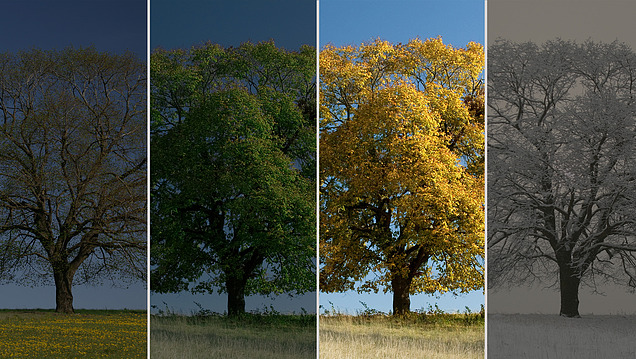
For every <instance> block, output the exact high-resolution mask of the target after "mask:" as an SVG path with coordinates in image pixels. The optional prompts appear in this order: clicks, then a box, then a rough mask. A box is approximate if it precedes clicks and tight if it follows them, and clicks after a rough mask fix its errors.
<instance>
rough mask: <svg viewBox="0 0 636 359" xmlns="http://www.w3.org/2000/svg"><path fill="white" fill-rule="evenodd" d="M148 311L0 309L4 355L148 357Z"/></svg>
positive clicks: (0, 352) (0, 350) (1, 355)
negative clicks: (57, 311)
mask: <svg viewBox="0 0 636 359" xmlns="http://www.w3.org/2000/svg"><path fill="white" fill-rule="evenodd" d="M146 338H147V337H146V311H129V310H123V311H122V310H77V311H76V313H75V314H71V315H66V314H59V313H55V312H54V311H53V310H42V309H35V310H0V344H1V345H0V358H44V359H46V358H146V353H147V352H146V348H147V345H146V342H147V340H146Z"/></svg>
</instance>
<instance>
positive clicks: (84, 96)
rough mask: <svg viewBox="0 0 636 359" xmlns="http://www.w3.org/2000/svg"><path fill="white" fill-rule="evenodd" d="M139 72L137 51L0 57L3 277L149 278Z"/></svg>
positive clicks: (60, 286)
mask: <svg viewBox="0 0 636 359" xmlns="http://www.w3.org/2000/svg"><path fill="white" fill-rule="evenodd" d="M145 84H146V78H145V66H144V64H143V63H142V62H141V61H139V60H138V59H136V58H135V57H134V56H133V55H132V54H127V55H110V54H107V53H100V52H97V51H96V50H94V49H90V48H89V49H79V50H77V49H72V48H69V49H66V50H63V51H50V52H45V51H39V50H32V51H29V52H21V53H18V54H8V53H6V54H1V55H0V116H1V117H0V231H1V233H2V234H1V235H0V255H1V256H2V257H1V258H0V279H3V280H5V281H6V280H14V281H18V282H20V283H34V282H42V281H45V282H46V281H50V279H51V277H52V278H53V281H54V283H55V287H56V311H58V312H64V313H72V312H73V295H72V285H73V283H94V281H95V280H97V279H98V278H116V277H117V278H121V277H122V276H124V277H125V278H129V279H131V278H144V279H145V272H146V270H145V267H146V266H145V263H146V260H145V258H146V255H145V254H146V236H145V233H146V232H145V230H146V229H145V228H146V145H145V144H146V100H145V99H146V97H145V92H146V85H145Z"/></svg>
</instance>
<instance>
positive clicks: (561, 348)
mask: <svg viewBox="0 0 636 359" xmlns="http://www.w3.org/2000/svg"><path fill="white" fill-rule="evenodd" d="M635 332H636V316H635V315H583V316H582V317H581V318H565V317H560V316H558V315H556V314H551V315H546V314H489V315H488V359H497V358H519V359H524V358H533V359H534V358H545V359H550V358H555V359H556V358H559V359H561V358H563V359H568V358H576V359H583V358H636V341H635V340H634V333H635Z"/></svg>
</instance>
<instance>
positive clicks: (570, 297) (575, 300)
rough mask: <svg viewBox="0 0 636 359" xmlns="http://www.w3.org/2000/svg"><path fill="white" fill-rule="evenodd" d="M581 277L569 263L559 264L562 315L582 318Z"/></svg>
mask: <svg viewBox="0 0 636 359" xmlns="http://www.w3.org/2000/svg"><path fill="white" fill-rule="evenodd" d="M580 283H581V278H579V277H578V276H577V275H576V274H575V273H574V271H572V269H571V268H570V266H569V264H564V265H559V285H560V289H561V311H560V313H559V314H560V315H562V316H564V317H570V318H580V317H581V316H580V315H579V284H580Z"/></svg>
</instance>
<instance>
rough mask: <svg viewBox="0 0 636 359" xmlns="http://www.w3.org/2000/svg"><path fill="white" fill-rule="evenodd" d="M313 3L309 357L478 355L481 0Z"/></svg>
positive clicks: (482, 147)
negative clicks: (315, 188)
mask: <svg viewBox="0 0 636 359" xmlns="http://www.w3.org/2000/svg"><path fill="white" fill-rule="evenodd" d="M319 13H320V24H319V28H320V36H319V40H320V59H319V72H320V82H319V90H320V101H319V104H320V107H319V118H320V124H319V125H320V127H319V131H320V143H319V158H320V161H319V162H320V166H319V168H320V181H319V183H320V212H319V216H320V221H319V223H320V227H319V259H320V268H319V270H320V280H319V290H320V294H319V314H320V317H319V328H320V329H319V357H320V358H325V359H326V358H343V357H347V358H368V357H382V358H407V357H414V358H459V357H461V358H483V357H484V344H485V343H484V341H485V329H484V322H485V312H484V303H485V300H484V284H485V281H484V260H485V258H484V250H485V248H484V246H485V243H484V240H485V237H484V233H485V232H484V230H485V229H484V225H485V223H484V222H485V220H484V216H485V210H484V204H485V198H484V194H485V184H484V159H485V158H484V150H485V143H484V75H485V74H484V60H485V58H484V57H485V54H484V47H483V43H484V37H485V33H484V17H485V12H484V4H483V3H479V2H473V3H468V2H453V1H451V2H444V3H442V2H419V1H396V2H379V1H368V2H361V1H338V2H336V1H323V2H321V3H320V9H319ZM449 14H452V16H449ZM449 333H452V335H449Z"/></svg>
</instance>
